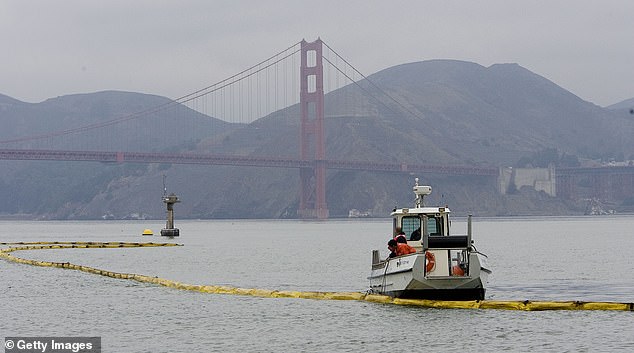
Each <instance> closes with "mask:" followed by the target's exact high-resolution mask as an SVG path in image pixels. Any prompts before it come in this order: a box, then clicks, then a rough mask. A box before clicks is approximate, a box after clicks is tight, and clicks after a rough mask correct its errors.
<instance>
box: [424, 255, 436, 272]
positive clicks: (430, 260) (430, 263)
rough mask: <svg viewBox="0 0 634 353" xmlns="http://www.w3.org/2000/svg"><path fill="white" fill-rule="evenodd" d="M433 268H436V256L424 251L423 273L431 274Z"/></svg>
mask: <svg viewBox="0 0 634 353" xmlns="http://www.w3.org/2000/svg"><path fill="white" fill-rule="evenodd" d="M434 268H436V256H434V254H432V253H430V252H429V251H425V272H431V271H433V270H434Z"/></svg>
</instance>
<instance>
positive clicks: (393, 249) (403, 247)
mask: <svg viewBox="0 0 634 353" xmlns="http://www.w3.org/2000/svg"><path fill="white" fill-rule="evenodd" d="M387 248H388V249H389V250H390V256H389V257H390V258H392V257H396V256H401V255H407V254H413V253H415V252H416V249H414V248H413V247H411V246H409V245H407V243H399V242H397V241H396V240H394V239H390V241H388V242H387Z"/></svg>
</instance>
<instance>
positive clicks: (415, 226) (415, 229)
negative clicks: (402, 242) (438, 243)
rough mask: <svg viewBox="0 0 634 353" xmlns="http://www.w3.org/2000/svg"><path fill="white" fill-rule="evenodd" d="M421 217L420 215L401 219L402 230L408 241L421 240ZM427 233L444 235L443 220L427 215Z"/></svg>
mask: <svg viewBox="0 0 634 353" xmlns="http://www.w3.org/2000/svg"><path fill="white" fill-rule="evenodd" d="M420 224H421V217H420V216H418V215H412V216H405V217H403V218H402V219H401V225H400V227H401V229H402V230H403V232H404V233H405V235H406V236H407V240H420V239H421V237H420V235H421V229H420ZM427 231H428V232H429V235H432V236H433V235H443V231H442V218H441V217H435V216H433V215H427Z"/></svg>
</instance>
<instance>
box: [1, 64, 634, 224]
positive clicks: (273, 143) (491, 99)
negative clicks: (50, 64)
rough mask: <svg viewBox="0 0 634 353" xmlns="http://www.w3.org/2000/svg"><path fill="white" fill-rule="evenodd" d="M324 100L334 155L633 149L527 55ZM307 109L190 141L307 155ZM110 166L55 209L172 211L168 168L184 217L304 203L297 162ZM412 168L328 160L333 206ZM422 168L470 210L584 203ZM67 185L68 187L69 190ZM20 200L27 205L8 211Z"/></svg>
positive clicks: (497, 161)
mask: <svg viewBox="0 0 634 353" xmlns="http://www.w3.org/2000/svg"><path fill="white" fill-rule="evenodd" d="M102 98H103V97H102ZM157 99H158V98H157ZM106 101H108V102H112V101H110V100H106ZM111 104H112V106H113V107H118V106H119V105H120V102H118V103H116V102H112V103H111ZM325 105H326V113H325V114H326V148H327V151H326V155H327V158H328V159H339V160H359V161H393V162H404V163H429V164H440V165H448V164H452V165H486V166H513V165H516V164H517V163H518V161H520V160H521V159H524V160H526V159H530V158H533V157H534V156H535V155H536V154H539V153H540V152H541V151H544V150H554V151H557V153H559V154H561V155H564V154H565V155H568V156H574V157H575V158H578V159H581V160H584V159H613V158H624V156H630V155H631V154H632V153H633V151H634V148H633V147H634V140H633V138H632V136H633V135H634V134H632V133H631V132H632V131H634V130H633V128H634V126H633V125H632V120H631V119H626V118H624V117H622V116H620V115H618V114H616V113H615V112H614V111H611V110H610V109H605V108H601V107H599V106H596V105H594V104H592V103H589V102H586V101H583V100H582V99H580V98H579V97H577V96H575V95H573V94H572V93H570V92H568V91H566V90H565V89H563V88H561V87H559V86H557V85H556V84H555V83H553V82H551V81H549V80H547V79H546V78H543V77H541V76H539V75H537V74H535V73H532V72H530V71H529V70H526V69H524V68H522V67H521V66H519V65H516V64H497V65H492V66H490V67H483V66H481V65H478V64H475V63H469V62H462V61H453V60H433V61H424V62H417V63H410V64H404V65H399V66H395V67H392V68H388V69H386V70H383V71H381V72H378V73H376V74H374V75H372V76H370V77H369V82H368V81H363V82H361V83H360V84H359V85H358V86H357V85H350V86H346V87H344V88H342V89H339V90H337V91H334V92H331V93H329V94H328V95H327V96H326V102H325ZM31 109H33V107H31ZM40 109H41V107H40ZM111 109H114V108H111ZM117 112H120V111H119V110H117ZM298 116H299V114H298V107H297V106H291V107H288V108H286V109H283V110H280V111H277V112H274V113H272V114H270V115H268V116H266V117H263V118H261V119H259V120H257V121H255V122H253V123H251V124H249V125H244V126H233V127H231V129H228V130H226V131H224V133H222V134H213V135H212V134H209V135H208V136H207V137H201V139H200V140H198V141H196V142H195V143H190V144H188V145H181V147H180V149H181V150H182V149H191V150H192V151H195V152H214V153H237V154H241V155H265V156H276V157H297V156H298V152H297V151H298V150H299V148H298V140H299V138H298V134H299V118H298ZM1 120H2V115H0V121H1ZM109 168H112V170H111V172H110V173H111V174H107V173H103V176H104V177H103V180H101V181H100V182H99V183H94V184H96V185H99V186H98V187H97V188H94V189H92V190H93V191H95V192H94V193H93V194H92V198H91V199H89V200H88V193H86V194H85V197H84V198H83V199H81V200H74V201H73V202H70V201H69V202H67V203H64V204H63V207H58V208H54V207H51V208H49V209H48V215H49V217H56V218H98V217H101V216H102V215H105V214H112V215H113V216H114V217H115V218H123V217H127V216H128V215H130V214H132V213H138V214H146V215H148V216H149V217H153V218H161V217H162V216H163V212H164V210H163V205H162V204H161V203H160V192H161V191H162V181H161V180H162V175H167V176H168V184H169V185H168V186H169V188H170V190H172V191H174V192H176V193H177V194H178V195H179V196H180V197H181V199H182V200H183V203H181V204H179V205H178V210H177V215H178V217H184V218H236V217H237V218H280V217H295V210H296V209H297V206H298V196H297V188H298V172H297V171H296V170H285V169H273V168H249V167H203V166H177V165H171V166H169V165H163V166H134V167H132V166H128V167H126V166H110V167H109ZM126 168H128V169H130V170H127V171H126V170H124V169H126ZM106 175H108V177H106ZM413 177H414V176H407V175H395V174H380V173H379V174H377V173H369V172H342V171H329V173H328V180H327V183H328V185H327V190H328V194H327V200H328V206H329V209H330V212H331V215H332V216H335V217H336V216H346V215H347V213H348V210H349V209H352V208H356V209H362V210H366V209H369V210H371V211H372V213H373V214H375V215H377V216H384V215H386V214H387V213H388V212H389V210H390V209H391V208H392V207H394V206H395V205H403V204H405V205H407V204H410V203H411V198H412V196H411V195H410V194H411V192H410V191H409V190H410V189H411V184H412V179H413ZM419 177H422V178H424V180H425V182H429V183H430V184H432V185H433V186H434V190H435V193H434V194H432V197H431V199H430V202H441V203H448V204H449V205H451V206H453V207H452V208H453V209H454V210H457V211H458V212H459V213H463V214H464V213H467V212H476V213H477V214H479V215H516V214H545V213H549V212H550V213H554V214H566V213H574V212H577V211H578V209H575V207H577V205H570V204H566V203H564V202H563V201H561V200H557V199H553V198H548V197H545V196H544V195H542V194H539V193H534V192H531V191H526V190H524V191H521V193H519V194H517V195H505V196H502V195H498V194H497V192H496V185H495V183H492V182H491V181H490V180H488V179H486V178H473V177H446V176H445V177H444V176H442V175H431V174H430V175H424V176H419ZM5 183H6V186H5V190H7V189H11V188H12V182H11V181H8V182H7V181H5ZM90 184H91V185H92V184H93V183H90ZM0 190H2V185H0ZM42 192H45V191H42ZM154 195H155V196H154ZM15 197H16V198H19V197H20V196H19V195H16V196H15ZM59 197H60V198H63V195H62V193H60V195H59ZM237 210H239V212H238V211H237ZM15 211H21V210H8V209H7V210H6V211H5V212H7V213H12V212H13V213H17V212H15ZM36 211H37V212H35V213H39V214H45V213H47V212H46V210H43V209H38V210H36ZM23 212H26V213H30V212H28V211H23Z"/></svg>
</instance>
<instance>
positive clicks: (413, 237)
mask: <svg viewBox="0 0 634 353" xmlns="http://www.w3.org/2000/svg"><path fill="white" fill-rule="evenodd" d="M409 240H420V227H418V229H416V230H415V231H413V232H412V235H411V236H410V238H409Z"/></svg>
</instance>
